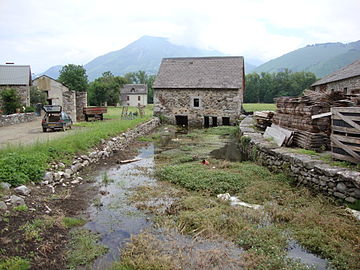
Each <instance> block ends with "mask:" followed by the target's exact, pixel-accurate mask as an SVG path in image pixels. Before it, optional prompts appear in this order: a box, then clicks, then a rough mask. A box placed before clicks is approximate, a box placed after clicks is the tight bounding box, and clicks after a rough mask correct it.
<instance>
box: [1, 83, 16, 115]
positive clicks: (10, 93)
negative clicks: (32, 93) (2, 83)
mask: <svg viewBox="0 0 360 270" xmlns="http://www.w3.org/2000/svg"><path fill="white" fill-rule="evenodd" d="M0 100H1V103H2V107H1V110H2V112H3V114H12V113H15V112H16V109H20V107H21V104H20V103H21V102H20V96H19V94H18V93H17V91H16V89H14V88H5V89H2V90H1V91H0Z"/></svg>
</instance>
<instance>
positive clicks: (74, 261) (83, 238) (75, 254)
mask: <svg viewBox="0 0 360 270" xmlns="http://www.w3.org/2000/svg"><path fill="white" fill-rule="evenodd" d="M98 240H99V236H98V235H95V234H93V233H91V232H90V231H87V230H83V229H79V230H75V231H73V232H71V240H70V246H69V248H70V250H69V252H68V254H67V260H68V265H69V268H70V269H77V267H78V266H80V265H88V264H89V263H90V262H92V261H93V260H94V259H96V258H97V257H98V256H101V255H103V254H105V253H106V251H107V248H106V247H104V246H103V245H100V244H98V243H97V242H98Z"/></svg>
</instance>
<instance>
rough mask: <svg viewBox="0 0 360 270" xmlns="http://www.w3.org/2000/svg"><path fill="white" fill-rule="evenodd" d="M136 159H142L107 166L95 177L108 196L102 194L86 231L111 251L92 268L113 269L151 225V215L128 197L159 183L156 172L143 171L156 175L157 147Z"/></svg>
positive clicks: (143, 151) (91, 209)
mask: <svg viewBox="0 0 360 270" xmlns="http://www.w3.org/2000/svg"><path fill="white" fill-rule="evenodd" d="M135 158H140V160H139V161H137V162H133V163H128V164H123V165H114V166H111V167H107V168H104V169H103V170H99V171H97V173H96V175H95V180H96V184H98V185H99V186H100V192H101V193H102V194H105V195H103V196H102V195H99V196H98V197H97V198H96V199H95V203H93V204H92V205H91V206H90V207H89V209H88V212H89V215H90V218H89V220H90V221H89V222H88V223H87V224H86V225H85V228H87V229H90V230H91V231H93V232H95V233H99V234H100V239H101V243H102V244H103V245H105V246H107V247H108V248H109V251H108V253H107V254H105V255H104V256H102V257H100V258H98V259H97V260H96V261H95V262H94V264H93V267H92V269H99V270H100V269H107V268H108V267H110V266H111V265H112V263H113V262H114V261H115V260H118V259H119V250H120V249H121V248H122V246H123V245H124V243H126V241H127V240H129V239H130V237H131V235H132V234H134V235H136V234H138V233H140V232H141V231H142V230H143V229H145V228H147V227H149V226H150V225H151V222H150V221H149V218H148V216H146V215H145V214H144V213H143V212H142V211H140V210H138V209H137V208H136V207H135V206H132V205H129V203H128V201H127V196H128V195H129V193H130V192H131V190H132V189H133V188H135V187H137V186H140V185H144V184H146V185H153V184H155V180H154V179H153V178H152V177H151V175H152V173H150V174H148V175H146V176H145V175H144V174H143V173H142V172H143V170H146V171H147V172H152V170H153V168H154V145H153V144H149V145H148V146H146V147H142V148H140V149H139V154H138V155H137V156H136V157H135ZM105 175H106V176H105ZM104 178H105V179H106V180H105V183H104Z"/></svg>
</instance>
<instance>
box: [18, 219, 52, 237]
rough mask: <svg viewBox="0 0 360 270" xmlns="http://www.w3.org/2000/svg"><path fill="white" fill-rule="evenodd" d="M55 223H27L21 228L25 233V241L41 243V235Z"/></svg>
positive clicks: (36, 221) (40, 220)
mask: <svg viewBox="0 0 360 270" xmlns="http://www.w3.org/2000/svg"><path fill="white" fill-rule="evenodd" d="M54 223H55V220H53V219H35V220H34V221H33V222H27V223H25V224H24V225H22V226H21V227H20V230H22V231H24V238H25V241H41V240H42V237H41V234H42V233H43V231H44V230H45V229H47V228H49V227H52V226H53V225H54Z"/></svg>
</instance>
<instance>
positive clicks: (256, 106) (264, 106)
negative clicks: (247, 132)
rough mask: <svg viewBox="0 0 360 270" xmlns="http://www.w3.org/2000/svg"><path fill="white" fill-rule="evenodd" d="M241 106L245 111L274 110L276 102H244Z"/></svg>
mask: <svg viewBox="0 0 360 270" xmlns="http://www.w3.org/2000/svg"><path fill="white" fill-rule="evenodd" d="M243 107H244V110H245V111H247V112H255V111H275V110H276V104H274V103H245V104H243Z"/></svg>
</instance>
